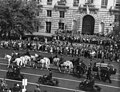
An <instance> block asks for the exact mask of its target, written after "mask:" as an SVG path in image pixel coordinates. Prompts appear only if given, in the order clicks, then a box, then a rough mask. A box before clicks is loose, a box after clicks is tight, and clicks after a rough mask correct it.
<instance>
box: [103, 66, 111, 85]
mask: <svg viewBox="0 0 120 92" xmlns="http://www.w3.org/2000/svg"><path fill="white" fill-rule="evenodd" d="M110 76H111V74H110V67H107V71H106V77H105V81H106V80H108V81H109V83H112V81H111V79H110Z"/></svg>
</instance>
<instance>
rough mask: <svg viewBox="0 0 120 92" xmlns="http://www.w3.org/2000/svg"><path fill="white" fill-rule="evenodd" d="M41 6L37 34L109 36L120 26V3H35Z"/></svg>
mask: <svg viewBox="0 0 120 92" xmlns="http://www.w3.org/2000/svg"><path fill="white" fill-rule="evenodd" d="M36 1H37V2H38V4H40V5H42V7H41V11H40V12H39V13H38V15H37V17H39V18H41V19H42V21H41V25H42V27H38V32H40V33H49V34H54V33H55V32H56V31H59V30H58V29H61V30H71V31H72V32H73V33H82V34H90V35H93V34H96V33H100V34H108V33H110V32H111V31H113V27H114V26H118V25H119V20H120V0H36Z"/></svg>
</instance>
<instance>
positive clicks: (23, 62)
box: [20, 56, 26, 67]
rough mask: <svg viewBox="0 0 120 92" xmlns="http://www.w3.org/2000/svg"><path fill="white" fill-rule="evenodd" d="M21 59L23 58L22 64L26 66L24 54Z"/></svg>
mask: <svg viewBox="0 0 120 92" xmlns="http://www.w3.org/2000/svg"><path fill="white" fill-rule="evenodd" d="M20 59H21V60H22V62H21V66H24V67H25V66H26V58H25V57H24V56H21V57H20Z"/></svg>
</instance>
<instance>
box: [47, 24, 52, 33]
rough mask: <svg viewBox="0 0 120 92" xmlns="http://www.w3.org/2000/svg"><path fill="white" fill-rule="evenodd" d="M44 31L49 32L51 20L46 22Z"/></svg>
mask: <svg viewBox="0 0 120 92" xmlns="http://www.w3.org/2000/svg"><path fill="white" fill-rule="evenodd" d="M46 33H51V22H46Z"/></svg>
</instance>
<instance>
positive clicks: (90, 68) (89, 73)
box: [87, 63, 92, 79]
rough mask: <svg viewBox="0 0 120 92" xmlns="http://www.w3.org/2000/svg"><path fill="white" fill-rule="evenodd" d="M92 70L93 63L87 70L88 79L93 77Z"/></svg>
mask: <svg viewBox="0 0 120 92" xmlns="http://www.w3.org/2000/svg"><path fill="white" fill-rule="evenodd" d="M91 71H92V67H91V63H90V64H89V66H88V70H87V79H90V78H91Z"/></svg>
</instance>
